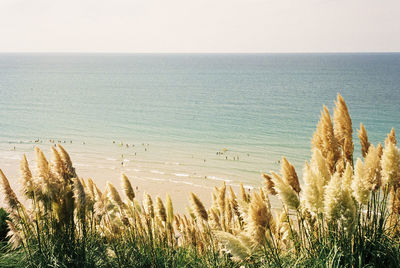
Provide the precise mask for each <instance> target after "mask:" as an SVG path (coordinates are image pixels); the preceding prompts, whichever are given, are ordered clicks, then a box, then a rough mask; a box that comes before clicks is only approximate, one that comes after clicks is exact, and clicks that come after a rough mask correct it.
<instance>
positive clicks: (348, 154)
mask: <svg viewBox="0 0 400 268" xmlns="http://www.w3.org/2000/svg"><path fill="white" fill-rule="evenodd" d="M333 121H334V123H335V127H334V134H335V138H336V140H337V143H338V145H339V146H340V147H341V148H342V155H343V158H344V159H345V161H346V162H348V163H350V164H351V165H352V164H353V151H354V145H353V127H352V123H351V118H350V114H349V110H348V109H347V105H346V102H345V101H344V99H343V97H342V96H341V95H340V94H338V95H337V101H335V108H334V109H333Z"/></svg>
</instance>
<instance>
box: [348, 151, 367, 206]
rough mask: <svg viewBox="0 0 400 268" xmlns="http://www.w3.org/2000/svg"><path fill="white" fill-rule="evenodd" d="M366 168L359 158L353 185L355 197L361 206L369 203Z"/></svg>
mask: <svg viewBox="0 0 400 268" xmlns="http://www.w3.org/2000/svg"><path fill="white" fill-rule="evenodd" d="M365 173H366V172H365V167H364V164H363V163H362V161H361V159H360V158H357V162H356V166H355V169H354V180H353V183H352V184H351V188H352V189H353V195H354V197H355V198H356V200H357V202H358V203H359V204H360V205H365V204H367V203H368V198H369V189H368V181H367V179H366V174H365Z"/></svg>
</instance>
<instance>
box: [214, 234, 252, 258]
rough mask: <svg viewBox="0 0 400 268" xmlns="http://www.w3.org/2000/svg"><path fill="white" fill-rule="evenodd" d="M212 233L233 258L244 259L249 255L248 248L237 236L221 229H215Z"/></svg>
mask: <svg viewBox="0 0 400 268" xmlns="http://www.w3.org/2000/svg"><path fill="white" fill-rule="evenodd" d="M214 234H215V236H216V237H217V239H218V240H219V241H221V243H222V244H224V245H225V247H226V249H227V250H228V252H230V253H231V254H232V256H233V257H234V258H237V259H239V260H244V259H246V258H247V257H249V256H250V253H251V251H250V249H249V248H247V247H246V246H245V245H244V244H243V243H242V241H240V239H239V238H237V237H235V236H234V235H232V234H230V233H227V232H222V231H215V232H214Z"/></svg>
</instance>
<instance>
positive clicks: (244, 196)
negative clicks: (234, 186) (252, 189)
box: [240, 183, 250, 203]
mask: <svg viewBox="0 0 400 268" xmlns="http://www.w3.org/2000/svg"><path fill="white" fill-rule="evenodd" d="M240 195H241V197H242V200H243V201H245V202H246V203H248V202H250V198H249V195H248V194H247V193H246V189H244V186H243V183H240Z"/></svg>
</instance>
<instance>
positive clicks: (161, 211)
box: [157, 196, 167, 222]
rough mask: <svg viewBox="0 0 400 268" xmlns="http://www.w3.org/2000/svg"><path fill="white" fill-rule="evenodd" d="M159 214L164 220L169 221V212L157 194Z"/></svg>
mask: <svg viewBox="0 0 400 268" xmlns="http://www.w3.org/2000/svg"><path fill="white" fill-rule="evenodd" d="M157 215H158V217H160V219H161V220H162V221H163V222H167V213H166V211H165V207H164V204H163V202H162V200H161V198H160V197H158V196H157Z"/></svg>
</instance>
